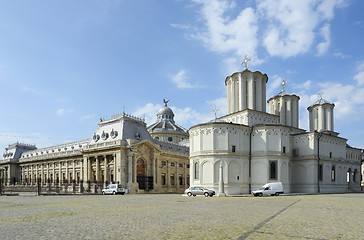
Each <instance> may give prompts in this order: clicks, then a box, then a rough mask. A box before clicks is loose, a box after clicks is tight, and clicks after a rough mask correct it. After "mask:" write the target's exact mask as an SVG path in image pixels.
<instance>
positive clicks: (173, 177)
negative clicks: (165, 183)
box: [171, 173, 174, 185]
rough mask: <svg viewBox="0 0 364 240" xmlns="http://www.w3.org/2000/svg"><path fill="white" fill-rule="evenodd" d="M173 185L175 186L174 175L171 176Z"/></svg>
mask: <svg viewBox="0 0 364 240" xmlns="http://www.w3.org/2000/svg"><path fill="white" fill-rule="evenodd" d="M171 185H174V174H173V173H172V174H171Z"/></svg>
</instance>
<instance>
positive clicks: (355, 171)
mask: <svg viewBox="0 0 364 240" xmlns="http://www.w3.org/2000/svg"><path fill="white" fill-rule="evenodd" d="M356 176H358V170H356V169H355V170H354V172H353V182H356V178H357V177H356Z"/></svg>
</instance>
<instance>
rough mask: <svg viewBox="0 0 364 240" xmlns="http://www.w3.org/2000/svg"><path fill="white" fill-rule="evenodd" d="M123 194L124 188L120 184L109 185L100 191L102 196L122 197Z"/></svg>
mask: <svg viewBox="0 0 364 240" xmlns="http://www.w3.org/2000/svg"><path fill="white" fill-rule="evenodd" d="M124 193H125V188H124V186H123V185H121V184H110V185H109V186H107V187H106V188H104V189H102V194H103V195H105V194H114V195H116V194H121V195H124Z"/></svg>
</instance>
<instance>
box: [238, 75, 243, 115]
mask: <svg viewBox="0 0 364 240" xmlns="http://www.w3.org/2000/svg"><path fill="white" fill-rule="evenodd" d="M238 83H239V85H238V86H239V89H238V91H239V99H238V101H239V109H238V111H241V110H243V109H244V108H243V99H244V98H243V81H242V80H241V73H239V75H238Z"/></svg>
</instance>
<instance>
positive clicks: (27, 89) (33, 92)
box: [21, 86, 40, 94]
mask: <svg viewBox="0 0 364 240" xmlns="http://www.w3.org/2000/svg"><path fill="white" fill-rule="evenodd" d="M21 90H22V91H23V92H27V93H32V94H39V93H40V92H39V91H38V90H37V89H35V88H32V87H27V86H22V87H21Z"/></svg>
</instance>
